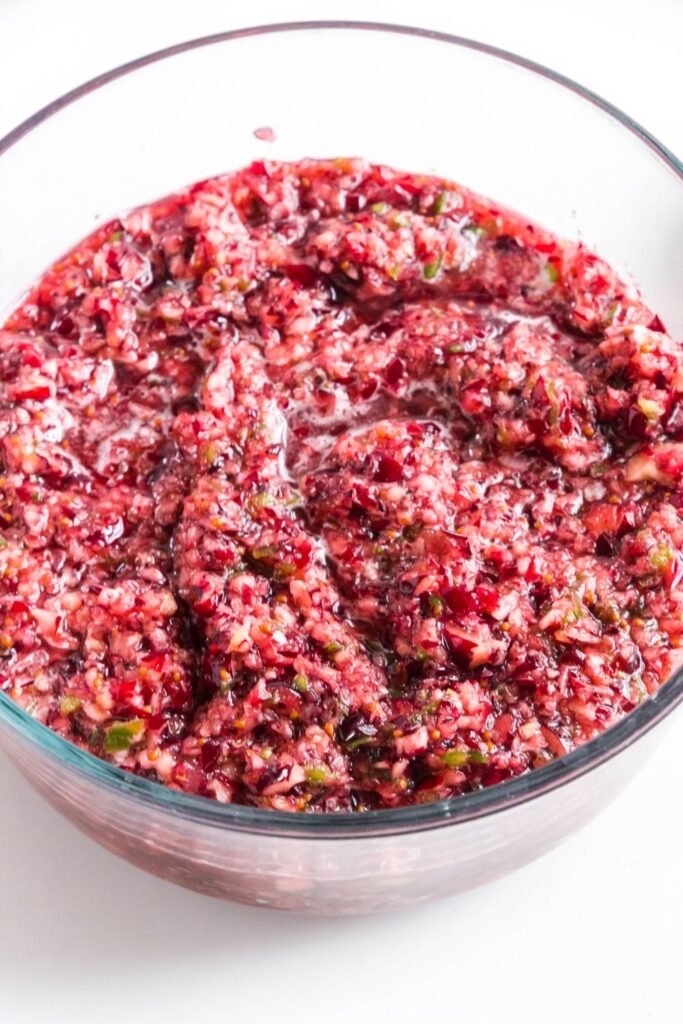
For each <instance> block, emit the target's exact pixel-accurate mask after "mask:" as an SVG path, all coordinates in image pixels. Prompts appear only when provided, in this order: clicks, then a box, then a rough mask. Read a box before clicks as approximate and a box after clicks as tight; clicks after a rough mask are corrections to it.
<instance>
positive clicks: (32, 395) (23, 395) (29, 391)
mask: <svg viewBox="0 0 683 1024" xmlns="http://www.w3.org/2000/svg"><path fill="white" fill-rule="evenodd" d="M49 397H50V389H49V387H48V386H47V384H41V385H38V386H37V387H35V388H24V389H23V391H17V392H16V393H15V398H16V400H17V401H18V402H26V401H29V400H30V401H33V402H44V401H45V400H46V399H48V398H49Z"/></svg>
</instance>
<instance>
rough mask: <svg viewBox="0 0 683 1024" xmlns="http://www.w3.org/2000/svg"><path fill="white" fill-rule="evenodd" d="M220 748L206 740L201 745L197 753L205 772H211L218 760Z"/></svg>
mask: <svg viewBox="0 0 683 1024" xmlns="http://www.w3.org/2000/svg"><path fill="white" fill-rule="evenodd" d="M220 756H221V748H220V744H219V743H212V742H211V740H208V741H207V742H206V743H203V744H202V746H201V748H200V751H199V760H200V762H201V765H202V768H203V769H204V771H205V772H211V771H213V769H214V768H215V767H216V765H217V764H218V762H219V760H220Z"/></svg>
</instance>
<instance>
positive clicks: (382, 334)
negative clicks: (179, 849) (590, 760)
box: [0, 159, 683, 812]
mask: <svg viewBox="0 0 683 1024" xmlns="http://www.w3.org/2000/svg"><path fill="white" fill-rule="evenodd" d="M0 387H1V388H2V399H1V404H0V446H1V452H2V474H3V475H2V479H1V480H0V485H1V490H0V515H1V519H0V523H1V534H0V574H1V580H0V654H1V655H2V658H1V660H0V688H2V689H3V690H4V691H5V692H6V693H8V694H9V695H10V696H11V697H12V698H13V699H14V700H15V701H16V702H17V703H18V704H19V705H20V706H21V707H22V708H24V709H25V710H26V711H27V712H28V713H29V714H30V715H32V716H34V717H35V718H37V719H38V720H39V721H41V722H43V723H45V724H46V725H47V726H49V727H50V728H51V729H53V730H55V731H56V732H58V733H59V734H60V735H62V736H64V737H66V738H67V739H69V740H71V741H72V742H73V743H75V744H77V745H78V746H80V747H82V748H84V749H87V750H89V751H91V752H92V753H94V754H96V755H98V756H99V757H102V758H105V759H107V760H109V761H111V762H113V763H115V764H117V765H119V766H120V767H121V768H123V769H125V770H127V771H130V772H134V773H136V774H138V775H141V776H144V777H146V778H149V779H154V780H158V781H160V782H161V783H163V784H165V785H167V786H169V787H171V788H174V789H180V790H184V791H186V792H189V793H195V794H201V795H202V796H206V797H211V798H214V799H216V800H219V801H223V802H234V803H242V804H251V805H258V806H261V807H270V808H276V809H279V810H295V811H308V812H312V811H318V812H320V811H339V810H359V811H362V810H366V809H373V808H384V807H396V806H398V805H403V804H410V803H421V802H425V801H432V800H439V799H442V798H445V797H451V796H455V795H458V794H461V793H464V792H467V791H471V790H473V789H479V788H481V787H482V786H491V785H494V784H496V783H500V782H502V781H504V780H506V779H510V778H512V777H513V776H516V775H519V774H520V773H523V772H527V771H529V770H530V769H533V768H536V767H538V766H540V765H543V764H545V763H546V762H548V761H550V760H551V759H553V758H557V757H561V756H562V755H563V754H565V753H566V752H568V751H570V750H572V749H573V748H575V747H577V746H578V745H579V744H582V743H584V742H585V741H586V740H589V739H591V738H592V737H594V736H596V735H597V734H598V733H601V732H602V731H603V730H605V729H606V728H608V727H609V726H610V725H611V724H612V723H614V722H615V721H616V720H618V719H619V718H621V717H622V716H623V715H625V714H627V713H628V712H629V711H631V710H632V709H633V708H634V707H635V706H636V705H637V704H638V703H639V702H640V701H642V700H643V699H645V698H646V697H647V695H648V694H651V693H652V692H653V691H655V690H656V689H657V688H658V687H659V686H660V685H661V684H662V683H663V682H664V681H665V680H666V679H667V677H668V676H669V675H670V673H671V671H672V669H673V668H674V667H675V666H676V664H677V663H678V661H679V660H680V658H679V654H680V652H679V651H678V648H679V647H680V645H681V642H682V641H681V636H682V634H683V621H682V620H683V587H682V584H681V580H682V578H683V558H682V551H683V516H682V514H681V506H682V505H683V406H682V404H681V395H682V394H683V352H682V350H681V345H680V344H678V343H676V342H674V341H673V340H672V339H671V338H670V337H668V335H667V334H666V332H665V330H664V326H663V324H662V323H661V321H660V320H659V318H658V317H657V316H655V315H653V313H652V312H651V311H650V310H649V309H647V307H646V306H645V305H644V303H643V302H642V300H641V298H640V296H639V294H638V292H637V290H636V289H635V287H634V286H632V285H630V284H626V283H625V282H624V281H622V280H621V279H620V278H619V277H618V276H617V275H616V274H615V273H614V271H613V270H611V269H610V267H608V266H607V265H606V264H605V263H604V262H603V261H602V260H600V259H599V258H597V257H596V256H595V255H593V254H592V253H591V252H589V251H588V250H587V249H586V248H585V247H584V246H583V245H582V244H579V243H576V242H566V241H561V240H559V239H557V238H556V237H555V236H553V235H551V234H549V233H548V232H546V231H545V230H543V229H541V228H539V227H538V226H537V225H535V224H531V223H528V222H527V220H526V219H525V218H522V217H520V216H518V215H516V214H513V213H511V212H509V211H508V210H505V209H502V208H500V207H498V206H496V205H495V204H492V203H491V202H490V201H488V200H485V199H482V198H481V197H479V196H477V195H474V194H473V193H471V192H469V191H467V190H466V189H464V188H462V187H461V186H459V185H455V184H453V183H452V182H449V181H444V180H442V179H440V178H436V177H426V176H423V175H414V174H405V173H400V172H397V171H394V170H391V169H389V168H387V167H382V166H374V165H370V164H368V163H367V162H365V161H363V160H360V159H338V160H326V161H313V160H304V161H302V162H299V163H289V164H287V163H276V162H264V161H259V162H257V163H254V164H252V165H251V166H250V167H248V168H246V169H245V170H241V171H239V172H236V173H232V174H227V175H223V176H220V177H216V178H213V179H211V180H208V181H204V182H201V183H199V184H196V185H193V186H192V187H190V188H188V189H186V190H185V191H183V192H180V193H179V194H178V195H173V196H170V197H169V198H166V199H162V200H160V201H158V202H155V203H152V204H151V205H149V206H144V207H140V208H139V209H136V210H134V211H133V212H132V213H129V214H127V215H126V216H123V217H121V218H118V219H116V220H114V221H112V222H110V223H109V224H107V225H106V226H105V227H102V228H100V229H98V230H97V231H96V232H95V233H94V234H93V235H91V236H90V237H89V238H87V239H86V240H85V241H83V242H82V243H81V244H80V245H78V246H77V247H76V248H75V249H74V250H73V251H72V252H70V253H69V254H68V255H67V256H66V257H64V258H63V259H62V260H60V261H59V262H58V263H56V264H55V265H54V266H53V267H52V268H51V269H50V270H49V271H48V272H47V273H46V274H45V275H44V277H43V278H42V279H41V280H40V281H39V283H38V284H37V286H36V287H35V288H34V289H33V290H32V291H31V293H30V294H29V295H28V297H27V298H26V299H25V301H24V302H23V303H22V304H21V306H20V307H19V308H18V309H17V310H16V312H14V313H13V314H12V315H11V316H10V317H9V319H8V320H7V322H6V324H5V325H4V328H3V330H2V331H0Z"/></svg>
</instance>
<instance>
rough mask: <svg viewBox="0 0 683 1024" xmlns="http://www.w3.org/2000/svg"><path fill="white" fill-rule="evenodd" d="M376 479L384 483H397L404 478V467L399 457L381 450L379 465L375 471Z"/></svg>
mask: <svg viewBox="0 0 683 1024" xmlns="http://www.w3.org/2000/svg"><path fill="white" fill-rule="evenodd" d="M374 478H375V480H377V481H378V483H383V484H397V483H400V482H401V481H402V480H403V467H402V466H401V463H400V462H399V461H398V459H395V458H393V456H391V455H385V454H384V452H380V454H379V456H378V457H377V467H376V469H375V473H374Z"/></svg>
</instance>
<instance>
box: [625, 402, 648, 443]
mask: <svg viewBox="0 0 683 1024" xmlns="http://www.w3.org/2000/svg"><path fill="white" fill-rule="evenodd" d="M647 427H648V419H647V417H646V416H644V415H643V413H642V412H641V411H640V409H633V408H629V410H628V412H627V413H626V429H627V430H628V432H629V434H630V435H631V437H647Z"/></svg>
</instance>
